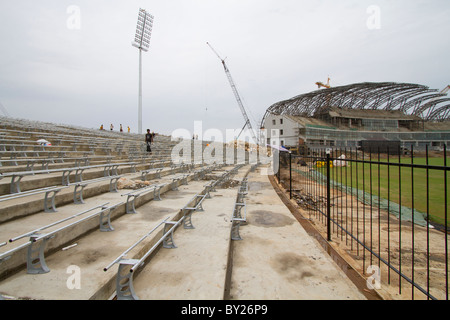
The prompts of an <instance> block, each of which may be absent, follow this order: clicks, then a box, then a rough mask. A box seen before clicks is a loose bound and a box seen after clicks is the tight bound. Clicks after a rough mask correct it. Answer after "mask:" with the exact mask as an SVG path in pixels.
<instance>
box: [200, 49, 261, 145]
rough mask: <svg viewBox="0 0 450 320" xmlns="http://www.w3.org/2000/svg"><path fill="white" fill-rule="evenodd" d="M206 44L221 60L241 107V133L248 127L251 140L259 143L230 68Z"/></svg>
mask: <svg viewBox="0 0 450 320" xmlns="http://www.w3.org/2000/svg"><path fill="white" fill-rule="evenodd" d="M206 44H207V45H208V46H209V47H210V48H211V50H212V51H213V52H214V53H215V54H216V56H217V57H218V58H219V59H220V61H221V62H222V64H223V68H224V69H225V73H226V75H227V77H228V81H229V82H230V86H231V89H232V90H233V93H234V96H235V97H236V101H237V103H238V105H239V108H241V112H242V115H243V116H244V120H245V124H244V126H243V127H242V130H241V133H242V131H243V130H244V129H245V127H248V129H249V130H250V134H251V135H252V138H253V141H254V142H255V143H256V144H259V142H258V139H257V138H256V134H255V131H254V130H253V127H252V124H251V122H250V119H249V118H248V116H247V112H246V111H245V108H244V105H243V104H242V100H241V97H240V96H239V92H238V91H237V88H236V85H235V84H234V81H233V78H232V77H231V73H230V70H229V69H228V67H227V65H226V63H225V59H222V58H221V57H220V55H219V54H218V53H217V52H216V50H214V48H213V47H212V46H211V45H210V44H209V42H207V43H206ZM241 133H239V136H240V135H241ZM239 136H238V137H239Z"/></svg>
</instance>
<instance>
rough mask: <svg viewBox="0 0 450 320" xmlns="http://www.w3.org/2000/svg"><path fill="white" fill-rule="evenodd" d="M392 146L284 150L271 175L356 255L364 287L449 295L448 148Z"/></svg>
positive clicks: (416, 295) (407, 295)
mask: <svg viewBox="0 0 450 320" xmlns="http://www.w3.org/2000/svg"><path fill="white" fill-rule="evenodd" d="M392 151H393V150H389V149H388V150H387V152H386V153H381V152H376V153H374V152H372V153H371V152H366V153H363V152H362V151H360V150H358V149H355V148H353V149H351V148H345V149H337V148H336V149H328V150H324V149H322V150H310V152H309V153H308V155H304V156H298V155H293V154H290V153H286V152H282V153H281V154H280V157H279V168H280V170H279V171H278V173H277V174H276V175H277V178H278V180H279V182H281V184H282V185H283V187H284V188H285V189H286V190H287V191H288V192H289V196H290V198H291V199H293V200H295V201H296V203H297V204H298V205H299V206H300V207H301V208H302V209H303V210H304V211H305V212H306V214H305V216H306V217H307V218H308V219H310V220H311V221H314V225H315V226H316V228H317V229H318V230H319V231H320V232H321V233H322V234H323V235H324V236H326V238H327V240H328V241H332V242H335V243H338V244H339V247H340V248H342V249H343V250H345V251H346V252H347V253H348V254H349V255H350V256H351V257H353V258H354V261H355V264H356V266H357V269H358V270H359V271H360V273H362V274H363V275H365V276H366V277H367V279H368V286H370V285H372V286H373V287H375V288H381V287H382V288H383V289H384V290H385V292H386V293H388V294H389V295H391V296H395V295H399V297H400V299H433V300H434V299H442V300H448V296H449V289H448V288H449V251H448V245H449V239H448V233H449V232H448V231H449V225H450V224H449V221H448V195H449V190H448V175H449V171H450V167H449V166H448V165H447V151H446V148H444V150H443V152H439V153H437V152H434V151H433V152H432V151H429V150H428V147H427V148H426V149H425V150H423V151H421V152H415V151H414V148H413V146H411V148H410V149H409V150H407V151H405V150H404V149H400V148H398V150H397V149H396V150H395V152H392ZM405 153H407V154H405ZM369 281H370V283H369ZM373 287H372V288H373ZM372 288H371V289H372Z"/></svg>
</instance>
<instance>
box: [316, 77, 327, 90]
mask: <svg viewBox="0 0 450 320" xmlns="http://www.w3.org/2000/svg"><path fill="white" fill-rule="evenodd" d="M316 85H317V87H318V88H319V89H320V87H324V88H328V89H329V88H331V86H330V78H328V81H327V84H323V83H322V82H320V81H319V82H316Z"/></svg>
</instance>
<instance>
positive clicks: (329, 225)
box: [327, 149, 331, 241]
mask: <svg viewBox="0 0 450 320" xmlns="http://www.w3.org/2000/svg"><path fill="white" fill-rule="evenodd" d="M330 201H331V197H330V150H328V149H327V240H328V241H331V204H330Z"/></svg>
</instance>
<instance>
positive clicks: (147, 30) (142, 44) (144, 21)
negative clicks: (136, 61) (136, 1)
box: [132, 9, 154, 51]
mask: <svg viewBox="0 0 450 320" xmlns="http://www.w3.org/2000/svg"><path fill="white" fill-rule="evenodd" d="M153 19H154V17H153V16H152V15H151V14H149V13H147V12H146V11H145V10H144V9H139V15H138V22H137V27H136V35H135V37H134V42H133V43H132V44H133V46H135V47H137V48H139V49H142V50H144V51H148V49H149V47H150V37H151V32H152V28H153Z"/></svg>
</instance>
